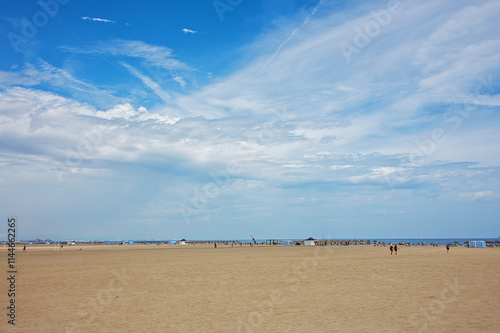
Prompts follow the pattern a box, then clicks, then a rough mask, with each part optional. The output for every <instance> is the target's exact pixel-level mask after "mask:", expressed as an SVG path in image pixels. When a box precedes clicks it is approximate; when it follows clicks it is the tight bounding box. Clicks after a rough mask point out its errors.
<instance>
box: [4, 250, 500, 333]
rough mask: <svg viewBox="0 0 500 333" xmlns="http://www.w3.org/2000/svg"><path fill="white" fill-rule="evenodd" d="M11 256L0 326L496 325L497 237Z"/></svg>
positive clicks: (499, 289)
mask: <svg viewBox="0 0 500 333" xmlns="http://www.w3.org/2000/svg"><path fill="white" fill-rule="evenodd" d="M6 250H7V249H6V248H2V247H0V252H1V253H2V255H1V256H2V258H4V262H5V265H3V266H4V267H6V266H7V251H6ZM16 260H17V270H18V273H17V281H16V283H17V287H16V289H17V290H16V306H17V307H16V309H17V317H16V325H15V327H14V326H12V325H9V324H7V320H8V318H7V317H6V313H7V309H6V306H7V305H8V298H7V290H8V288H9V285H8V280H7V279H6V278H5V277H6V274H7V273H6V269H4V270H3V272H2V274H3V275H2V279H1V281H2V282H1V283H0V290H1V295H2V296H1V298H0V300H1V304H2V308H3V309H4V310H3V312H4V314H3V315H2V318H3V319H2V322H1V323H0V331H1V332H49V331H50V332H118V331H121V332H299V331H314V332H340V331H344V332H346V331H350V332H366V331H371V332H420V331H422V332H471V331H475V332H498V331H499V329H500V248H486V249H468V248H462V247H460V248H451V250H450V252H449V253H446V249H445V248H444V247H417V246H415V247H405V246H401V247H400V248H399V253H398V255H397V256H395V255H393V256H391V255H390V251H389V248H388V247H373V246H329V247H320V246H316V247H314V246H310V247H308V246H254V247H249V246H243V247H239V246H235V247H231V246H230V245H229V246H222V245H219V246H218V248H217V249H214V248H213V246H212V245H196V246H193V245H186V246H179V245H160V246H157V245H102V246H101V245H96V246H79V245H76V246H75V245H74V246H71V247H69V246H65V247H64V249H62V250H60V251H58V252H54V251H53V247H51V246H37V247H35V246H28V248H27V251H26V252H23V251H22V247H18V248H17V258H16Z"/></svg>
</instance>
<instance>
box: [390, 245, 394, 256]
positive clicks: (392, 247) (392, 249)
mask: <svg viewBox="0 0 500 333" xmlns="http://www.w3.org/2000/svg"><path fill="white" fill-rule="evenodd" d="M389 249H390V250H391V256H392V251H394V246H392V244H391V247H390V248H389Z"/></svg>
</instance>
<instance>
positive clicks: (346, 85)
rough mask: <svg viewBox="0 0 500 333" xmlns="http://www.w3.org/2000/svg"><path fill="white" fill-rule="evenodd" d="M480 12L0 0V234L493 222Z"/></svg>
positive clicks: (487, 72)
mask: <svg viewBox="0 0 500 333" xmlns="http://www.w3.org/2000/svg"><path fill="white" fill-rule="evenodd" d="M499 14H500V2H498V1H488V0H485V1H483V0H478V1H474V2H471V1H460V0H458V1H457V0H432V1H430V0H423V1H412V0H401V1H397V0H391V1H363V0H350V1H347V0H339V1H333V0H315V1H312V0H311V1H306V0H289V1H281V0H256V1H248V0H231V1H230V0H215V1H194V0H184V1H152V0H143V1H132V0H131V1H117V0H116V1H115V0H110V1H104V2H103V1H94V0H88V1H77V0H42V1H39V2H36V1H6V0H0V36H1V38H0V211H1V214H0V215H2V216H3V219H4V220H5V221H4V222H5V223H3V224H4V226H3V227H2V228H1V229H0V236H1V237H2V238H6V236H7V235H6V231H7V230H6V229H7V218H8V217H10V216H15V217H17V218H18V229H17V238H18V239H34V238H45V237H47V238H52V239H57V240H66V239H113V240H117V239H180V238H186V239H246V238H250V235H253V236H254V237H255V238H259V239H264V238H293V239H303V238H307V237H309V236H312V237H315V238H330V239H353V238H357V239H370V238H371V239H376V238H397V237H401V238H418V237H420V236H422V237H424V238H433V237H435V238H441V237H443V238H448V237H454V238H460V237H497V236H499V235H500V223H499V222H500V220H499V216H500V112H499V111H500V21H499V20H498V16H499Z"/></svg>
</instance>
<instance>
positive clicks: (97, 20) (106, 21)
mask: <svg viewBox="0 0 500 333" xmlns="http://www.w3.org/2000/svg"><path fill="white" fill-rule="evenodd" d="M82 20H84V21H94V22H104V23H116V21H112V20H108V19H103V18H98V17H88V16H83V17H82Z"/></svg>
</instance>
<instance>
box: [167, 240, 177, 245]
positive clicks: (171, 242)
mask: <svg viewBox="0 0 500 333" xmlns="http://www.w3.org/2000/svg"><path fill="white" fill-rule="evenodd" d="M168 244H170V245H175V244H177V241H174V240H171V241H169V242H168Z"/></svg>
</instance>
